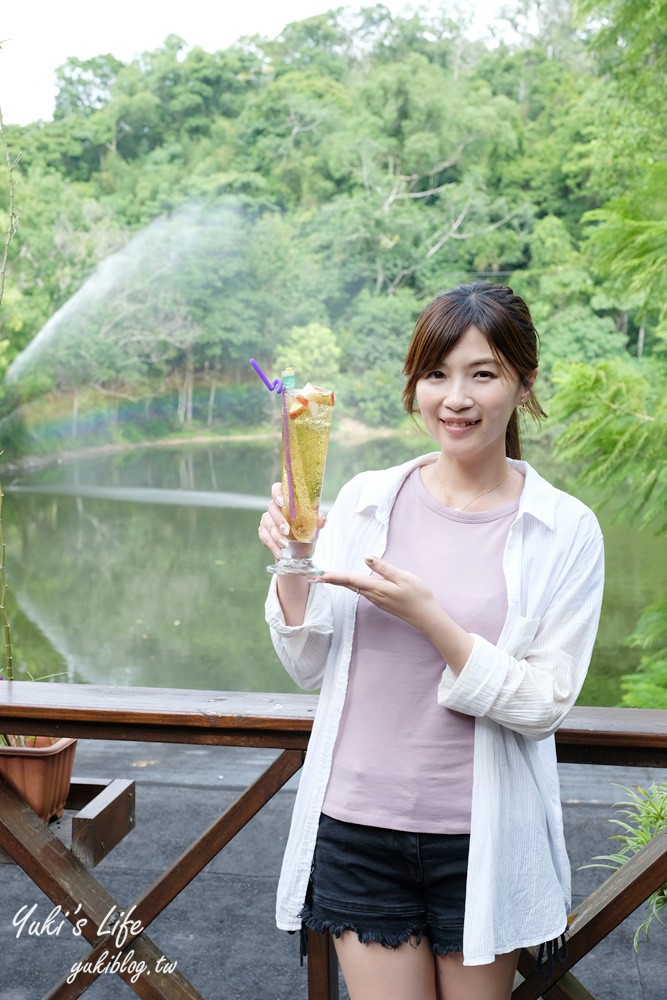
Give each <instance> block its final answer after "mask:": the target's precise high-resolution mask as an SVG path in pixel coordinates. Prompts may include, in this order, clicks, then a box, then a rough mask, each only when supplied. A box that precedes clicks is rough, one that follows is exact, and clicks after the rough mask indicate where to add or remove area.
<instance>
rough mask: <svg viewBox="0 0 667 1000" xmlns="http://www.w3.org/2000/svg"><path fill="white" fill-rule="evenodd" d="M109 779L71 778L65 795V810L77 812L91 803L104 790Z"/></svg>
mask: <svg viewBox="0 0 667 1000" xmlns="http://www.w3.org/2000/svg"><path fill="white" fill-rule="evenodd" d="M111 780H112V779H111V778H77V777H74V776H72V778H71V779H70V784H69V791H68V793H67V801H66V803H65V809H70V810H73V811H74V812H78V811H79V809H83V807H84V806H87V805H88V803H89V802H92V801H93V799H94V798H96V797H97V796H98V795H99V794H100V793H101V792H103V791H104V789H105V788H107V787H108V785H109V782H110V781H111Z"/></svg>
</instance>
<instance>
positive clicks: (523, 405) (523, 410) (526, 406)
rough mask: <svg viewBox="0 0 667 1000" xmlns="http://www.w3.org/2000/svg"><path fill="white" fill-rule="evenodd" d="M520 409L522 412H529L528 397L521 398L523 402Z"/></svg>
mask: <svg viewBox="0 0 667 1000" xmlns="http://www.w3.org/2000/svg"><path fill="white" fill-rule="evenodd" d="M519 409H520V410H521V412H522V413H527V412H528V400H527V399H522V400H521V402H520V403H519Z"/></svg>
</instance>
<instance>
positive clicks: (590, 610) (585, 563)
mask: <svg viewBox="0 0 667 1000" xmlns="http://www.w3.org/2000/svg"><path fill="white" fill-rule="evenodd" d="M404 374H405V375H406V378H407V382H406V386H405V390H404V394H403V398H404V404H405V407H406V409H407V410H408V412H416V411H417V412H419V413H420V414H421V418H422V420H423V422H424V425H425V427H426V430H427V432H428V434H429V435H430V436H431V438H432V439H433V440H434V442H435V444H436V446H437V449H438V450H437V451H436V452H434V453H431V454H428V455H424V456H422V457H420V458H418V459H415V460H413V461H411V462H407V463H406V464H404V465H402V466H398V467H396V468H393V469H388V470H384V471H381V472H366V473H362V474H361V475H359V476H356V477H355V478H354V479H352V480H351V482H349V483H348V484H347V485H346V486H345V487H344V488H343V489H342V490H341V492H340V494H339V496H338V499H337V501H336V503H335V504H334V506H333V508H332V510H331V513H330V516H329V519H328V522H327V524H326V527H324V529H323V530H322V532H321V535H320V537H319V539H318V550H317V561H318V565H320V566H325V567H327V572H326V573H325V575H324V576H323V577H322V578H321V580H320V581H318V582H317V583H316V584H314V585H313V584H309V583H308V582H307V580H305V579H303V578H300V577H287V576H280V577H277V578H274V580H273V581H272V584H271V589H270V591H269V597H268V599H267V609H266V610H267V621H268V623H269V626H270V628H271V635H272V639H273V642H274V645H275V648H276V650H277V652H278V655H279V656H280V658H281V660H282V662H283V664H284V665H285V667H286V669H287V671H288V672H289V673H290V675H291V676H292V677H293V678H294V680H295V681H296V682H297V683H298V684H299V685H300V686H302V687H304V688H316V687H320V688H321V691H320V697H319V706H318V712H317V718H316V720H315V723H314V727H313V733H312V738H311V741H310V746H309V750H308V754H307V759H306V763H305V766H304V769H303V772H302V776H301V781H300V786H299V791H298V795H297V800H296V803H295V809H294V815H293V819H292V826H291V831H290V836H289V841H288V845H287V849H286V853H285V859H284V863H283V870H282V874H281V879H280V885H279V890H278V908H277V922H278V926H279V927H282V928H284V929H286V930H296V929H298V928H299V927H301V926H302V923H303V924H305V925H306V926H307V927H310V928H314V929H316V930H322V929H324V928H326V929H328V930H330V931H331V932H332V934H333V935H334V943H335V947H336V951H337V954H338V958H339V961H340V964H341V967H342V970H343V975H344V977H345V981H346V984H347V987H348V990H349V993H350V997H351V1000H507V998H508V997H509V996H510V994H511V990H512V983H513V978H514V973H515V970H516V962H517V957H518V952H519V950H520V949H521V948H522V947H525V946H530V945H539V944H541V943H543V942H552V941H554V940H556V939H557V938H558V937H559V936H560V935H562V934H563V933H564V931H565V928H566V920H567V912H568V908H569V903H570V900H569V893H570V871H569V863H568V859H567V855H566V852H565V844H564V839H563V830H562V816H561V809H560V796H559V787H558V777H557V770H556V756H555V745H554V739H553V734H554V732H555V730H556V729H557V728H558V726H559V725H560V724H561V722H562V721H563V719H564V717H565V715H566V714H567V712H568V711H569V709H570V708H571V707H572V705H573V704H574V702H575V700H576V698H577V695H578V693H579V691H580V689H581V685H582V683H583V680H584V676H585V673H586V670H587V667H588V663H589V660H590V655H591V650H592V647H593V642H594V639H595V634H596V630H597V623H598V618H599V612H600V604H601V599H602V586H603V546H602V537H601V533H600V529H599V526H598V524H597V521H596V519H595V517H594V515H593V514H592V512H591V511H590V510H588V508H586V507H585V506H584V505H583V504H582V503H580V502H579V501H578V500H576V499H575V498H573V497H571V496H569V495H567V494H565V493H563V492H561V491H560V490H557V489H555V488H554V487H553V486H551V485H550V484H549V483H547V482H546V481H545V480H544V479H542V478H541V477H540V476H539V475H538V474H537V473H536V472H535V470H534V469H532V468H531V467H530V466H529V465H528V464H527V463H526V462H522V461H520V441H519V425H518V415H517V410H518V409H522V410H527V411H529V412H530V413H531V414H532V415H533V416H535V417H540V416H542V415H543V413H542V410H541V408H540V406H539V403H538V402H537V399H536V397H535V394H534V384H535V379H536V376H537V334H536V331H535V328H534V326H533V323H532V320H531V317H530V313H529V310H528V307H527V306H526V304H525V302H524V301H523V300H522V299H520V298H519V297H518V296H515V295H514V294H513V293H512V291H511V289H509V288H507V287H504V286H501V285H495V284H489V283H481V282H478V283H474V284H470V285H462V286H460V287H458V288H455V289H454V290H452V291H450V292H447V293H445V294H444V295H441V296H439V297H438V298H437V299H435V301H434V302H432V303H431V304H430V305H429V306H428V307H427V308H426V309H425V310H424V312H423V313H422V315H421V316H420V318H419V320H418V321H417V325H416V328H415V331H414V335H413V338H412V341H411V343H410V346H409V348H408V352H407V356H406V360H405V366H404ZM281 508H282V498H281V496H280V487H279V485H278V484H276V485H275V486H274V488H273V499H272V501H271V503H270V504H269V508H268V511H267V512H266V513H265V514H264V515H263V516H262V519H261V523H260V528H259V536H260V539H261V540H262V542H263V543H264V544H265V545H266V546H267V547H268V548H269V549H270V550H271V552H272V553H273V554H274V555H276V556H278V555H279V553H280V550H281V547H282V539H283V538H284V534H285V519H284V517H283V513H282V509H281Z"/></svg>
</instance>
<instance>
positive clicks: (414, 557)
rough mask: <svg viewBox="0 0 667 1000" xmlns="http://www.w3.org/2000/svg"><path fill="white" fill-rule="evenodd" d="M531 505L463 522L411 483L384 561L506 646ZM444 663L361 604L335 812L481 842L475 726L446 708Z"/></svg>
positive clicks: (334, 779)
mask: <svg viewBox="0 0 667 1000" xmlns="http://www.w3.org/2000/svg"><path fill="white" fill-rule="evenodd" d="M518 508H519V501H518V500H515V501H514V502H513V503H511V504H508V505H506V506H504V507H499V508H498V509H496V510H490V511H483V512H479V513H469V512H467V511H465V512H457V511H454V510H451V509H450V508H448V507H445V506H443V505H442V504H440V503H438V501H437V500H435V499H434V498H433V497H432V496H431V495H430V493H429V492H428V491H427V490H426V488H425V486H424V485H423V483H422V481H421V476H420V471H419V469H415V470H414V471H413V472H412V473H411V474H410V476H408V478H407V479H406V481H405V483H404V484H403V486H402V487H401V490H400V492H399V494H398V496H397V498H396V501H395V503H394V507H393V509H392V512H391V518H390V522H389V534H388V539H387V548H386V550H385V553H384V558H385V559H386V560H387V562H389V563H392V564H393V565H394V566H397V567H400V568H402V569H406V570H410V571H411V572H412V573H415V574H416V575H417V576H419V577H420V578H421V579H422V580H424V582H425V583H427V584H428V586H429V587H430V588H431V590H432V591H433V593H434V594H435V595H436V597H437V599H438V601H439V603H440V605H441V606H442V607H443V608H444V609H445V610H446V611H447V613H448V614H449V615H450V616H451V618H452V619H453V620H454V621H455V622H456V623H457V624H458V625H460V626H461V627H462V628H464V629H466V631H468V632H475V633H477V634H479V635H481V636H483V637H484V638H485V639H488V640H489V641H490V642H497V640H498V637H499V635H500V632H501V630H502V627H503V623H504V621H505V616H506V614H507V592H506V586H505V578H504V575H503V566H502V563H503V553H504V550H505V543H506V541H507V535H508V532H509V528H510V525H511V523H512V521H513V520H514V518H515V515H516V512H517V510H518ZM443 668H444V664H443V660H442V657H441V656H440V654H439V653H438V651H437V650H436V648H435V646H434V645H433V644H432V643H431V642H430V641H429V640H428V639H426V637H425V636H423V635H422V634H421V632H418V631H417V630H416V629H414V628H413V627H412V626H411V625H408V624H407V623H406V622H404V621H402V620H401V619H399V618H396V617H395V616H393V615H390V614H387V612H385V611H380V610H379V609H378V608H376V607H375V606H374V605H373V604H371V602H370V601H368V600H366V599H365V598H360V599H359V604H358V607H357V619H356V627H355V636H354V642H353V648H352V658H351V661H350V674H349V681H348V687H347V693H346V698H345V705H344V708H343V713H342V717H341V722H340V728H339V731H338V736H337V740H336V745H335V748H334V754H333V762H332V769H331V774H330V777H329V783H328V786H327V791H326V796H325V799H324V805H323V812H325V813H326V814H327V815H328V816H331V817H333V818H334V819H340V820H344V821H346V822H348V823H361V824H364V825H367V826H380V827H384V828H386V829H392V830H406V831H412V832H419V833H469V832H470V804H471V797H472V759H473V745H474V719H473V718H472V716H467V715H463V714H461V713H459V712H453V711H451V710H450V709H447V708H442V707H441V706H440V705H438V703H437V700H436V693H437V688H438V684H439V682H440V678H441V675H442V671H443Z"/></svg>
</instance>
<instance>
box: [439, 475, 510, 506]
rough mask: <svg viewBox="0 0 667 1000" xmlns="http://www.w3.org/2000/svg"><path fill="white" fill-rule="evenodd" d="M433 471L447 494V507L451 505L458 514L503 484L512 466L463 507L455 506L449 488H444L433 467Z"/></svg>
mask: <svg viewBox="0 0 667 1000" xmlns="http://www.w3.org/2000/svg"><path fill="white" fill-rule="evenodd" d="M433 471H434V473H435V478H436V479H437V480H438V482H439V483H440V485H441V486H442V488H443V489H444V490H445V494H446V495H447V498H448V500H449V504H448V506H449V507H451V508H452V510H455V511H457V512H458V513H459V514H462V513H463V511H464V510H467V509H468V507H470V506H471V505H472V504H474V502H475V500H479V499H480V497H485V496H486V494H487V493H493V491H494V490H497V489H498V487H499V486H502V485H503V483H504V482H505V480H506V479H509V477H510V475H511V472H512V468H511V466H510V469H509V472H507V473H505V475H504V476H503V478H502V479H499V480H498V482H497V483H496V484H495V485H494V486H490V487H489V488H488V490H484V491H483V492H482V493H478V494H477V496H476V497H473V498H472V500H468V503H466V504H464V505H463V507H458V506H457V505H456V504H455V503H454V497H453V496H452V494H451V493H450V492H449V490H448V489H446V488H445V486H444V484H443V483H442V482H441V480H440V477H439V476H438V474H437V472H435V469H434V470H433Z"/></svg>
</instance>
